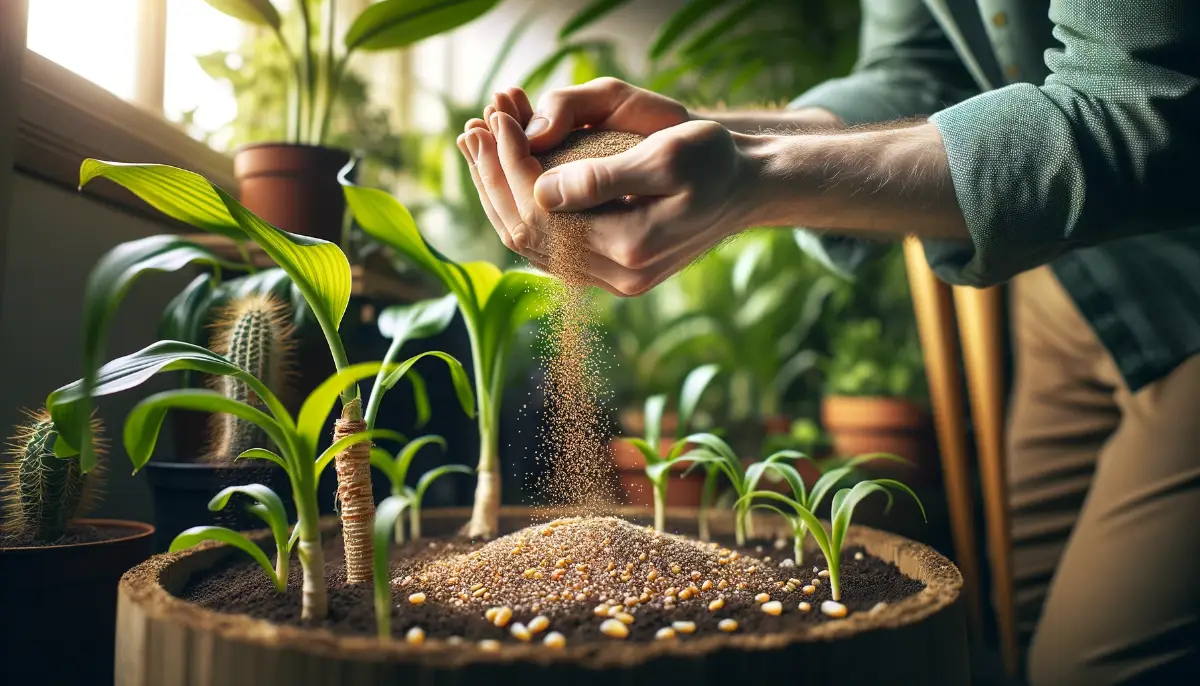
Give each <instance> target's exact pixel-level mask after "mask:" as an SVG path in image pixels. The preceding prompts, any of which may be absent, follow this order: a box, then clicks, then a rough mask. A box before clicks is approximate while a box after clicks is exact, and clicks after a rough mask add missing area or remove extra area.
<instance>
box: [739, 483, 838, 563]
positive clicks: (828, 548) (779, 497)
mask: <svg viewBox="0 0 1200 686" xmlns="http://www.w3.org/2000/svg"><path fill="white" fill-rule="evenodd" d="M755 498H766V499H768V500H774V501H777V502H780V503H783V504H784V505H787V506H788V507H790V508H792V511H793V512H795V513H796V517H797V518H798V519H799V520H800V521H801V522H803V523H804V525H805V526H807V527H808V530H809V531H810V532H812V535H813V539H814V540H815V541H816V542H817V547H819V548H820V549H821V552H822V553H824V554H825V558H826V559H827V560H829V562H830V569H831V570H832V569H833V568H834V567H836V565H837V560H840V559H841V547H840V546H833V545H831V540H830V538H829V535H828V534H827V533H826V532H825V527H824V525H822V524H821V520H820V519H817V516H816V515H815V514H813V512H812V511H811V510H809V509H808V508H806V507H804V506H803V505H801V504H800V503H798V502H796V501H795V500H792V499H791V498H789V497H787V496H786V495H783V494H782V493H776V492H775V491H751V492H750V493H747V494H745V495H743V496H742V497H741V498H739V499H738V501H737V503H735V505H734V506H735V507H738V506H741V505H742V504H744V503H749V502H752V501H753V500H754V499H755Z"/></svg>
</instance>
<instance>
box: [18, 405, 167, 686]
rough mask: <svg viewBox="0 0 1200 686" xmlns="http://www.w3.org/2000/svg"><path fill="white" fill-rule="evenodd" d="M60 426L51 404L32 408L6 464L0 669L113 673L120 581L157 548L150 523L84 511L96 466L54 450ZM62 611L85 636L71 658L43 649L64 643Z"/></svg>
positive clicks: (45, 677)
mask: <svg viewBox="0 0 1200 686" xmlns="http://www.w3.org/2000/svg"><path fill="white" fill-rule="evenodd" d="M91 421H92V430H93V432H94V433H95V434H96V435H99V433H100V426H99V421H98V420H91ZM56 434H57V429H56V427H55V425H54V422H53V421H52V420H51V419H50V416H49V414H47V413H46V412H45V411H44V410H42V411H39V412H35V413H30V414H29V416H28V418H27V420H26V421H25V423H24V424H22V425H21V426H19V427H17V429H16V431H15V434H14V435H13V437H12V438H11V439H10V441H9V457H10V458H11V460H10V461H8V462H6V463H4V464H2V465H0V482H2V488H3V490H2V493H0V498H2V499H3V501H2V506H0V579H3V582H2V583H0V607H3V608H4V621H5V623H6V625H7V626H8V627H9V629H10V630H8V631H6V632H5V639H4V640H3V641H0V677H3V680H4V682H5V683H46V684H103V683H111V679H112V674H113V653H112V645H113V641H114V639H115V629H116V617H117V582H118V581H119V580H120V578H121V575H122V574H124V573H125V571H126V570H128V569H129V568H130V567H132V566H134V565H136V564H138V563H139V562H141V561H142V560H145V559H146V558H147V557H149V556H150V554H151V553H152V552H153V534H154V527H152V526H150V525H148V524H142V523H140V522H130V521H122V520H114V519H86V518H83V515H86V514H87V511H88V510H89V509H91V507H92V506H94V505H95V504H96V501H97V500H98V499H99V496H100V493H102V486H101V484H100V481H101V478H100V477H101V474H100V470H98V469H93V470H91V471H90V472H88V473H86V474H85V473H84V472H83V470H82V469H81V468H80V463H79V460H78V459H74V458H67V459H60V458H58V457H56V456H55V455H54V453H53V444H54V440H55V436H56ZM98 445H100V444H98ZM64 617H70V618H71V626H72V627H73V628H74V629H73V630H76V631H79V632H81V635H85V636H87V640H83V641H78V642H77V644H76V645H74V646H73V648H72V651H71V657H70V659H59V660H52V659H45V657H46V656H49V655H52V654H54V653H55V652H56V651H57V650H59V649H60V648H61V641H62V621H63V618H64Z"/></svg>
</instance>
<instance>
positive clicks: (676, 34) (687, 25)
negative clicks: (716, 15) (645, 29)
mask: <svg viewBox="0 0 1200 686" xmlns="http://www.w3.org/2000/svg"><path fill="white" fill-rule="evenodd" d="M728 1H729V0H691V2H689V3H688V4H686V5H684V6H683V8H682V9H680V10H679V11H678V12H676V13H675V14H672V15H671V17H670V18H669V19H667V21H666V23H665V24H663V26H662V28H661V29H659V32H658V36H656V37H655V38H654V42H653V43H651V44H650V59H652V60H657V59H659V58H661V57H662V56H663V55H665V54H667V51H668V50H670V49H671V46H673V45H674V44H675V42H676V41H677V40H679V39H680V38H681V37H682V36H683V35H684V34H685V33H687V32H688V31H689V30H690V29H691V28H692V27H693V26H695V25H696V24H697V23H698V22H700V21H702V20H703V19H704V18H705V17H706V16H708V14H709V13H710V12H712V11H713V10H715V9H716V8H718V7H720V6H721V5H723V4H725V3H726V2H728Z"/></svg>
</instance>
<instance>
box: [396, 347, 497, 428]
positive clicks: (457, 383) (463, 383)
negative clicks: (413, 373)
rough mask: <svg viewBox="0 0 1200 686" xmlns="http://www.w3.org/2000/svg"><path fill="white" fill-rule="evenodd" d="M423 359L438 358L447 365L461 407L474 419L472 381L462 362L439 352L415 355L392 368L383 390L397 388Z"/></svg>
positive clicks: (433, 351) (432, 351) (431, 351)
mask: <svg viewBox="0 0 1200 686" xmlns="http://www.w3.org/2000/svg"><path fill="white" fill-rule="evenodd" d="M423 357H436V358H438V359H440V360H442V361H444V362H445V363H446V366H447V367H448V368H449V369H450V381H451V383H453V384H454V393H455V395H457V396H458V403H459V405H461V406H462V408H463V412H465V413H467V416H468V417H474V416H475V396H474V394H473V393H472V392H471V379H470V378H468V377H467V371H466V370H465V369H463V366H462V363H461V362H459V361H458V360H456V359H455V358H454V357H452V356H451V355H449V354H447V353H444V352H441V351H439V350H430V351H428V352H423V353H421V354H419V355H414V356H412V357H410V358H408V359H407V360H405V361H403V362H400V363H399V364H397V365H395V367H390V368H389V369H388V373H387V376H385V377H384V379H383V382H382V383H383V388H384V389H385V390H386V389H389V388H391V387H393V386H395V385H396V384H397V383H398V382H399V381H400V379H402V378H403V377H404V375H405V374H407V373H408V370H409V369H410V368H412V366H413V365H414V364H416V363H417V360H420V359H421V358H423Z"/></svg>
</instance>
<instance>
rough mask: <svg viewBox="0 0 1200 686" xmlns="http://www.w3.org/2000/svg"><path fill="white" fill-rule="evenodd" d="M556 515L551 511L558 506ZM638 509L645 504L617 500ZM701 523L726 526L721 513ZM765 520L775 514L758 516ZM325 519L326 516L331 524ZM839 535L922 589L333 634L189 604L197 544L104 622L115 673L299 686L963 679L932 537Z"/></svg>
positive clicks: (204, 565) (129, 591)
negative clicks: (186, 591)
mask: <svg viewBox="0 0 1200 686" xmlns="http://www.w3.org/2000/svg"><path fill="white" fill-rule="evenodd" d="M553 514H554V513H553V512H551V511H545V510H540V511H532V510H530V509H527V508H505V509H504V510H502V512H501V518H502V522H501V528H502V529H504V530H514V529H516V528H519V527H522V526H527V525H528V524H529V523H530V521H531V516H532V517H534V518H540V516H541V515H544V516H546V517H549V516H552V515H553ZM558 514H561V512H559V513H558ZM617 514H618V515H619V516H624V517H626V518H630V519H636V520H639V521H641V522H645V521H647V519H648V516H649V513H648V511H646V510H645V509H633V508H630V509H627V510H625V511H622V512H619V513H617ZM468 515H469V512H468V511H467V510H465V509H463V510H443V511H434V512H429V513H427V516H426V522H427V528H428V529H429V530H430V532H431V533H435V534H437V533H444V532H451V531H454V530H455V529H456V528H457V527H458V526H459V525H461V523H462V522H464V521H465V520H466V518H467V517H468ZM671 515H672V516H671V517H670V518H669V522H668V525H669V527H670V528H672V529H675V530H679V531H685V532H686V531H687V530H688V529H689V528H691V527H694V526H695V516H694V512H689V511H686V510H682V511H672V512H671ZM720 515H721V516H717V515H716V514H714V517H713V520H714V521H713V528H714V532H721V531H728V530H729V528H730V526H731V523H730V518H729V517H728V513H720ZM757 525H758V526H760V527H762V529H761V530H763V531H767V530H769V529H770V528H771V527H772V526H777V525H778V524H777V521H775V520H772V519H768V518H766V517H764V518H763V519H762V520H761V521H760V522H758V523H757ZM335 526H336V523H334V522H329V523H328V527H329V528H330V529H333V528H334V527H335ZM847 542H848V543H849V544H860V545H863V546H865V547H866V548H867V549H868V550H869V551H870V552H871V553H873V554H874V555H877V556H879V557H881V558H883V559H885V560H891V561H894V562H895V563H896V564H897V565H898V566H899V567H900V569H901V570H903V571H904V572H905V573H906V574H908V575H910V576H912V577H914V578H917V579H920V580H921V581H923V582H925V584H926V585H927V589H926V590H925V591H923V592H922V593H919V594H917V595H915V596H913V597H910V598H908V599H906V600H904V601H902V602H899V603H895V604H893V605H890V606H888V607H886V608H885V609H883V610H880V611H877V612H872V613H856V614H852V615H850V616H849V617H848V618H846V619H844V620H838V621H831V622H826V623H824V624H821V625H819V626H817V627H815V628H812V629H809V630H807V631H804V632H800V633H790V634H782V633H781V634H761V635H736V634H731V635H712V636H701V637H696V638H689V639H688V640H686V641H679V642H677V643H676V642H667V641H663V642H655V643H642V644H638V643H618V642H613V643H611V644H604V643H601V644H581V645H573V646H567V648H566V649H564V650H560V651H552V650H547V649H546V648H545V647H544V646H541V645H539V644H530V645H524V644H505V645H504V648H503V649H502V650H501V651H500V652H498V653H488V652H483V651H480V650H478V649H476V648H474V647H473V646H471V645H457V646H453V645H447V644H445V643H441V642H439V641H429V642H427V643H426V644H425V645H424V646H421V647H413V646H409V645H408V644H406V643H405V642H403V641H395V640H392V641H387V642H383V643H381V642H380V641H379V640H377V639H375V638H373V637H358V636H355V637H347V636H337V635H334V634H333V633H331V632H329V631H327V630H324V629H303V628H299V627H294V626H279V625H273V624H270V623H268V622H266V621H262V620H258V619H252V618H250V617H247V616H245V615H226V614H221V613H216V612H211V611H209V610H205V609H201V608H199V607H197V606H195V605H192V604H190V603H187V602H185V601H183V600H180V599H179V598H177V597H175V596H174V595H172V593H173V592H178V591H179V590H180V589H182V588H183V587H184V586H185V585H186V584H187V582H188V579H189V578H190V577H191V576H192V575H193V574H196V573H197V572H200V571H202V570H205V569H208V568H211V567H212V566H213V565H215V564H216V563H217V562H218V561H220V560H221V559H222V558H224V557H225V556H226V555H229V554H240V553H237V552H236V551H233V550H231V549H229V548H227V547H225V546H216V545H208V546H204V547H201V548H197V549H193V550H190V551H185V552H182V553H174V554H166V555H157V556H155V557H154V558H152V559H150V560H149V561H147V562H146V563H144V564H142V565H140V566H139V567H137V568H135V569H133V570H131V571H130V572H129V573H128V574H126V575H125V577H124V578H123V579H122V580H121V587H120V597H119V610H118V612H119V616H118V621H117V669H116V676H117V680H116V683H117V684H118V686H156V685H158V684H187V685H188V686H224V685H226V684H234V683H253V684H255V685H256V686H272V685H275V684H278V685H279V686H312V685H315V684H338V685H340V686H357V685H360V684H439V685H442V684H447V685H453V684H463V685H464V686H465V685H468V684H470V685H478V684H510V683H511V684H543V683H545V684H549V683H564V684H570V685H571V686H585V685H590V684H596V685H597V686H600V685H603V686H613V685H615V684H646V685H648V686H649V685H653V686H662V685H663V684H673V683H679V684H688V686H700V685H702V684H722V685H725V686H727V685H728V684H731V683H745V682H747V681H748V680H762V683H788V684H825V683H870V684H893V683H895V684H906V685H910V686H919V685H921V684H967V683H969V679H970V677H969V670H968V661H967V642H966V626H965V618H964V614H963V612H964V610H963V605H962V601H961V600H960V592H961V589H962V576H961V575H960V574H959V573H958V570H957V569H956V568H955V567H954V565H953V564H951V563H950V561H949V560H947V559H946V558H944V557H942V556H941V555H939V554H938V553H936V552H934V551H933V550H932V549H930V548H928V547H926V546H924V545H921V544H918V543H914V542H912V541H909V540H907V539H903V538H900V537H898V536H894V535H891V534H886V533H883V532H880V531H875V530H872V529H866V528H862V527H852V528H851V530H850V532H849V535H848V537H847Z"/></svg>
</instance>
